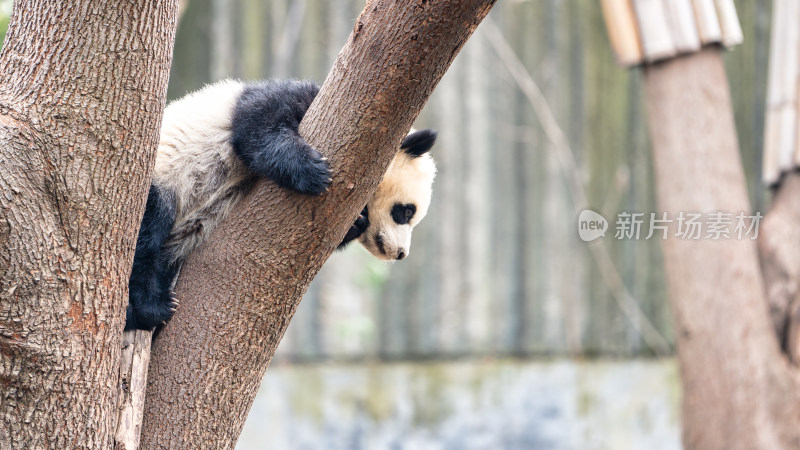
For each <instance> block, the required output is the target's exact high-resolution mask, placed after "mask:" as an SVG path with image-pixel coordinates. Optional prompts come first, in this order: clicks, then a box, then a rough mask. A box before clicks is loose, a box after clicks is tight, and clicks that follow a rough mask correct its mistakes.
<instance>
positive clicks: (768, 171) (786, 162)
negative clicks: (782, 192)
mask: <svg viewBox="0 0 800 450" xmlns="http://www.w3.org/2000/svg"><path fill="white" fill-rule="evenodd" d="M773 8H774V9H773V14H772V39H771V44H770V46H771V47H770V55H769V81H768V85H767V114H766V115H767V117H766V121H767V123H766V129H765V130H764V164H763V179H764V183H766V184H767V185H769V186H775V185H777V184H778V183H779V182H780V179H781V175H783V174H784V173H786V172H788V171H791V170H796V169H797V168H798V164H800V145H798V144H799V142H798V141H800V133H798V132H797V126H798V123H797V122H798V114H797V108H798V101H800V99H798V95H797V94H798V89H797V83H798V82H800V70H798V57H800V33H799V32H798V28H797V24H798V23H799V22H798V21H800V5H798V2H797V0H775V3H774V4H773Z"/></svg>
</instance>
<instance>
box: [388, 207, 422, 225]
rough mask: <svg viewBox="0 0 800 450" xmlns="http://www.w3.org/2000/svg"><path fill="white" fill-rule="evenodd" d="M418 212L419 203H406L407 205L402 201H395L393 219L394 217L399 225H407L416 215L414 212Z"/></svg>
mask: <svg viewBox="0 0 800 450" xmlns="http://www.w3.org/2000/svg"><path fill="white" fill-rule="evenodd" d="M416 212H417V205H415V204H413V203H406V204H405V205H404V204H402V203H395V204H394V206H392V219H394V221H395V223H397V224H398V225H405V224H407V223H408V222H409V221H410V220H411V218H412V217H414V213H416Z"/></svg>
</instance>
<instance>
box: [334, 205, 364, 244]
mask: <svg viewBox="0 0 800 450" xmlns="http://www.w3.org/2000/svg"><path fill="white" fill-rule="evenodd" d="M367 227H369V212H368V211H367V207H366V206H365V207H364V209H363V210H362V211H361V214H359V215H358V218H357V219H356V221H355V223H354V224H353V225H352V226H351V227H350V229H349V230H347V234H345V235H344V239H343V240H342V243H341V244H339V246H338V247H336V249H337V250H341V249H343V248H345V247H346V246H347V244H349V243H350V241H352V240H353V239H357V238H358V237H359V236H361V235H362V234H364V232H365V231H367Z"/></svg>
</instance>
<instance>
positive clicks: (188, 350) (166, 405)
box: [142, 0, 495, 449]
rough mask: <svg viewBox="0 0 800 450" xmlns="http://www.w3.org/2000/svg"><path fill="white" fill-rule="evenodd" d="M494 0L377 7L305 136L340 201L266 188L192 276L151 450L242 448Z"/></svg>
mask: <svg viewBox="0 0 800 450" xmlns="http://www.w3.org/2000/svg"><path fill="white" fill-rule="evenodd" d="M494 3H495V1H494V0H468V1H455V0H452V1H438V2H428V1H423V0H418V1H409V2H394V1H388V0H372V1H369V2H368V3H367V5H366V7H365V9H364V11H363V12H362V13H361V15H360V16H359V18H358V20H357V21H356V25H355V28H354V29H353V32H352V33H351V35H350V38H349V39H348V42H347V44H346V45H345V47H344V48H343V49H342V51H341V52H340V54H339V57H338V58H337V60H336V62H335V63H334V66H333V69H332V70H331V72H330V74H329V75H328V78H327V80H326V81H325V83H324V85H323V86H322V88H321V90H320V93H319V95H318V96H317V98H316V100H315V101H314V103H313V104H312V105H311V107H310V109H309V110H308V112H307V114H306V117H305V119H304V120H303V122H302V123H301V126H300V131H301V134H302V135H303V136H305V137H306V139H307V141H308V142H309V143H310V144H311V145H313V146H315V147H316V148H318V149H320V151H322V152H323V153H324V154H325V155H326V156H327V157H328V158H329V159H330V165H331V170H332V172H333V177H334V179H333V183H332V186H331V189H330V191H329V192H328V193H327V194H325V195H323V196H322V197H318V198H310V197H305V196H302V195H299V194H295V193H291V192H287V191H285V190H281V189H279V188H277V187H276V186H275V185H274V184H272V183H270V182H268V181H265V180H260V181H259V182H258V183H257V184H256V186H255V187H254V189H253V191H252V192H251V193H250V195H248V197H247V198H246V199H245V200H244V201H243V202H242V204H241V205H239V206H238V207H237V208H236V209H235V210H234V211H233V212H232V213H231V215H230V217H229V218H228V219H227V220H226V221H225V222H224V223H223V224H221V225H220V226H219V227H218V229H217V230H215V232H214V233H212V236H211V238H210V240H209V241H208V242H207V243H206V245H204V246H203V247H202V248H200V249H198V250H197V251H196V252H195V253H194V254H193V255H191V256H190V257H189V260H188V261H187V262H186V264H185V265H184V267H183V270H182V274H181V276H180V279H179V280H178V284H177V286H176V292H177V296H178V298H179V299H180V301H181V306H180V308H179V309H178V311H177V312H176V314H175V316H174V317H173V318H172V320H171V321H170V322H169V323H168V325H167V326H166V327H165V328H164V329H163V330H162V331H161V333H160V334H159V336H158V338H157V339H155V341H154V342H153V349H152V355H151V364H150V375H149V381H148V387H147V398H146V400H145V413H144V423H143V427H142V447H143V448H191V449H194V448H232V447H233V446H234V444H235V442H236V440H237V438H238V436H239V433H240V431H241V428H242V426H243V424H244V421H245V418H246V417H247V412H248V410H249V409H250V406H251V405H252V402H253V399H254V398H255V394H256V391H257V390H258V387H259V385H260V382H261V379H262V377H263V375H264V371H265V370H266V368H267V366H268V364H269V362H270V360H271V358H272V356H273V354H274V352H275V349H276V347H277V345H278V343H279V341H280V339H281V337H282V336H283V333H284V331H285V330H286V327H287V325H288V324H289V320H290V319H291V317H292V315H293V313H294V311H295V309H296V308H297V304H298V302H299V300H300V298H301V296H302V294H303V293H304V292H305V290H306V288H307V287H308V284H309V283H310V281H311V279H312V278H313V277H314V276H315V275H316V273H317V272H318V270H319V269H320V267H321V266H322V264H323V263H324V262H325V260H326V259H327V258H328V256H329V255H330V254H331V253H332V252H333V250H334V249H335V247H336V245H337V244H338V243H339V242H340V240H341V238H342V236H344V234H345V232H346V230H347V229H348V228H349V227H350V225H351V224H352V222H353V221H354V220H355V218H356V216H357V215H358V213H359V212H360V210H361V208H362V207H363V206H364V204H366V202H367V199H368V198H369V195H370V194H371V193H372V192H374V190H375V188H376V187H377V184H378V182H379V180H380V177H381V174H382V173H383V172H384V171H385V169H386V167H387V165H388V164H389V161H390V160H391V158H392V156H393V154H394V151H395V149H396V147H397V143H399V142H400V141H401V139H402V137H403V136H404V134H405V133H406V132H407V131H408V129H409V127H410V126H411V124H412V122H413V120H414V118H415V117H416V115H417V114H418V113H419V111H420V110H421V109H422V107H423V105H424V104H425V102H426V100H427V99H428V97H429V95H430V94H431V92H432V91H433V89H434V87H435V86H436V84H437V83H438V81H439V80H440V79H441V77H442V76H443V75H444V73H445V71H446V70H447V68H448V67H449V65H450V63H451V62H452V60H453V59H454V58H455V56H456V54H457V53H458V51H459V50H460V49H461V47H462V46H463V45H464V43H465V42H466V40H467V39H468V37H469V36H470V35H471V34H472V32H473V31H474V30H475V29H476V28H477V26H478V24H479V23H480V22H481V20H482V19H483V18H484V17H485V16H486V14H487V13H488V12H489V10H490V9H491V7H492V6H493V5H494Z"/></svg>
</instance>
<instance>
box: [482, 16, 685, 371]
mask: <svg viewBox="0 0 800 450" xmlns="http://www.w3.org/2000/svg"><path fill="white" fill-rule="evenodd" d="M478 34H482V35H483V36H484V37H486V39H487V40H488V41H489V44H490V45H491V46H492V48H493V49H494V51H495V53H496V54H497V56H498V57H499V58H500V60H501V61H502V62H503V65H505V67H506V69H507V70H508V72H509V74H511V77H512V78H513V79H514V81H515V82H516V83H517V86H519V88H520V90H521V91H522V92H523V94H525V97H527V99H528V101H529V102H530V104H531V106H532V107H533V110H534V113H535V114H536V117H538V118H539V123H540V124H541V126H542V129H543V130H544V133H545V135H546V136H547V139H548V140H550V142H551V143H552V144H553V148H554V149H555V154H556V158H557V159H558V162H559V165H560V166H561V170H562V171H563V172H564V177H565V178H566V180H567V187H568V191H569V194H570V197H571V198H572V202H573V206H574V207H575V212H576V215H577V213H579V212H580V211H581V210H583V209H585V208H586V207H588V202H587V195H586V188H585V187H584V185H583V181H582V180H581V177H580V171H579V170H578V163H577V161H576V160H575V156H574V154H573V152H572V149H571V148H570V145H569V140H568V139H567V136H566V134H565V133H564V131H563V130H562V129H561V127H559V125H558V122H557V121H556V118H555V115H554V114H553V110H552V109H551V108H550V105H549V104H548V103H547V99H546V98H545V96H544V95H543V94H542V91H541V90H540V89H539V86H538V85H537V84H536V82H535V81H534V80H533V77H532V76H531V74H530V72H528V69H527V68H525V65H524V64H523V63H522V61H520V59H519V58H518V57H517V55H516V53H515V52H514V50H513V49H512V48H511V45H509V43H508V41H507V40H506V38H505V37H504V36H503V33H502V32H501V31H500V29H499V28H497V25H495V23H494V21H492V19H491V18H489V17H487V18H486V19H485V20H484V21H483V25H482V26H481V28H480V29H479V30H478ZM588 248H589V251H590V253H591V255H592V258H593V259H594V261H595V263H596V264H597V267H598V268H599V269H600V276H601V277H602V278H603V281H604V282H605V284H606V285H607V286H608V288H609V290H610V291H611V294H612V295H613V297H614V300H616V303H617V305H618V306H619V308H620V309H621V310H622V312H623V314H625V316H626V317H627V318H628V320H629V321H630V322H631V325H633V328H634V329H635V330H636V331H637V332H638V333H639V335H640V336H641V337H642V340H643V341H644V342H645V344H646V345H647V346H648V347H649V348H650V350H652V351H653V353H655V354H656V355H658V356H665V355H668V354H671V348H670V344H669V342H668V341H667V339H666V338H665V337H664V336H663V335H662V334H661V333H660V332H659V331H658V329H657V328H656V327H655V326H654V325H653V323H652V322H651V321H650V319H648V318H647V316H646V315H645V314H644V312H643V311H642V309H641V308H640V307H639V303H638V302H637V301H636V299H634V298H633V296H632V295H631V293H630V292H629V291H628V288H627V287H626V286H625V283H624V282H623V281H622V277H620V275H619V272H618V271H617V269H616V267H615V266H614V262H613V261H612V259H611V256H610V254H609V252H608V248H607V247H606V245H605V243H604V242H603V241H596V242H594V243H592V244H590V245H588Z"/></svg>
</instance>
